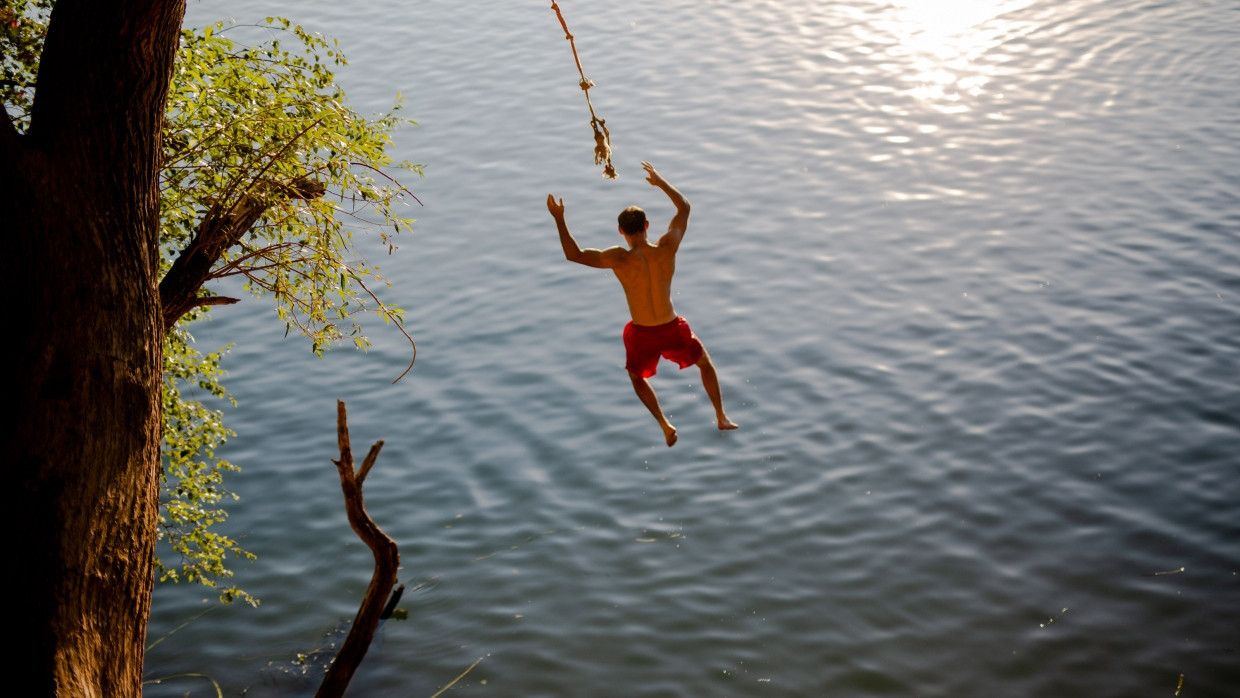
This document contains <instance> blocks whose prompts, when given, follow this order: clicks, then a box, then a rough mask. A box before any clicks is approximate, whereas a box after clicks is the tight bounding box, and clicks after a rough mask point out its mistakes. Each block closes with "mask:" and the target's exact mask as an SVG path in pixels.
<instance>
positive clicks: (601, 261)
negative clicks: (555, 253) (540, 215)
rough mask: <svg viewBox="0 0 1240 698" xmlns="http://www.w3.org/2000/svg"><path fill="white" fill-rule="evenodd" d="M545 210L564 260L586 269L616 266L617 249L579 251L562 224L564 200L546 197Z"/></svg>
mask: <svg viewBox="0 0 1240 698" xmlns="http://www.w3.org/2000/svg"><path fill="white" fill-rule="evenodd" d="M547 210H548V211H550V212H551V217H552V218H554V219H555V227H556V229H557V230H558V231H559V232H560V247H562V248H564V258H565V259H567V260H568V261H570V262H576V263H578V264H584V265H586V266H587V267H597V268H600V269H610V268H612V267H614V266H616V254H615V252H619V251H620V249H619V248H612V249H609V250H601V251H600V250H595V249H590V248H587V249H584V250H583V249H581V246H580V245H578V244H577V241H576V240H575V239H573V234H572V233H570V232H568V223H565V222H564V199H560V200H559V201H558V202H557V201H556V200H555V195H554V194H548V195H547Z"/></svg>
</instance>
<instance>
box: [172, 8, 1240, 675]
mask: <svg viewBox="0 0 1240 698" xmlns="http://www.w3.org/2000/svg"><path fill="white" fill-rule="evenodd" d="M561 7H562V8H563V10H564V12H565V15H566V17H567V18H568V21H569V23H570V28H571V29H572V30H573V32H574V34H575V36H576V39H577V43H578V48H579V49H580V51H581V60H582V62H583V64H584V67H585V70H586V74H587V76H588V77H590V78H591V79H592V80H594V82H595V83H596V85H597V86H596V88H595V89H593V90H591V97H592V99H593V101H594V106H595V108H596V110H597V111H598V113H599V115H600V116H602V117H604V118H605V119H606V120H607V124H608V126H609V128H610V129H611V131H612V136H613V145H614V146H615V149H616V164H617V167H618V168H619V171H620V179H619V180H617V181H615V182H610V181H607V180H603V179H602V178H601V177H600V176H599V173H600V170H601V168H598V167H596V166H594V165H593V164H592V160H591V148H592V140H591V134H590V128H589V125H588V112H587V109H586V104H585V100H584V98H583V97H582V94H581V91H580V90H579V89H578V88H577V79H578V78H577V74H576V68H575V66H574V64H573V61H572V54H571V52H570V50H569V45H568V43H567V42H566V41H565V40H564V37H563V33H562V31H561V30H560V28H559V26H558V24H557V22H556V19H555V15H554V13H553V12H552V11H551V10H550V8H549V4H548V3H544V2H509V1H499V0H495V1H492V2H418V3H401V2H395V1H394V0H384V1H379V2H370V3H363V4H360V5H359V4H349V3H339V2H336V3H328V2H320V1H318V0H315V1H313V2H309V1H308V2H302V3H296V4H283V5H281V4H277V3H254V4H252V5H247V7H246V9H244V10H240V9H237V7H236V6H233V5H230V4H225V3H221V2H202V3H191V8H190V11H191V21H193V22H196V23H205V22H207V21H212V20H214V19H216V18H220V17H224V16H228V14H229V13H236V14H234V15H233V16H235V17H236V18H237V19H238V20H239V21H242V22H249V21H254V20H255V19H259V18H261V17H262V16H264V15H265V14H276V13H279V14H284V15H287V16H290V17H292V18H294V19H295V20H297V21H299V22H301V23H302V24H304V25H305V26H307V27H308V28H311V29H314V30H317V31H321V32H323V33H326V34H328V35H331V36H335V37H338V38H339V39H340V40H341V42H342V45H343V47H344V49H345V52H346V54H347V55H348V56H349V58H350V60H351V66H350V68H349V69H348V70H347V71H346V72H345V73H344V76H343V79H344V82H345V86H346V88H347V89H348V90H349V93H350V98H351V100H352V101H353V103H354V104H355V105H357V106H358V107H359V109H360V110H361V111H364V112H370V111H375V110H380V109H383V108H385V107H387V106H389V105H390V104H391V101H392V98H393V97H394V95H395V93H396V92H397V91H400V92H402V93H403V94H404V96H405V97H406V98H407V99H408V108H407V112H408V114H409V116H410V117H411V118H415V119H417V120H418V121H419V122H420V124H419V125H418V126H416V127H410V128H408V129H405V130H402V131H401V132H400V133H399V134H398V135H397V144H396V153H395V154H396V156H397V158H398V159H410V160H413V161H415V162H423V163H426V164H427V165H428V167H427V170H426V173H427V176H426V178H425V179H423V180H419V181H415V182H413V183H412V185H413V186H412V188H413V189H414V191H415V193H416V194H417V195H418V197H419V198H420V199H421V200H422V201H423V202H424V203H425V206H424V207H422V208H417V209H416V211H414V213H413V215H415V216H416V217H417V218H418V223H417V226H416V231H415V233H414V234H413V235H410V236H407V237H405V238H404V241H403V243H402V244H401V249H400V250H399V252H398V253H397V255H396V256H394V257H392V258H390V259H386V260H384V263H383V268H384V271H385V272H386V274H387V275H388V276H389V277H390V278H391V279H392V281H393V288H392V289H391V290H390V291H388V293H387V296H386V297H387V298H389V299H390V300H393V301H395V302H396V303H398V304H399V305H402V306H403V307H405V308H407V309H408V310H409V322H408V325H409V327H410V330H411V331H412V332H413V334H414V335H415V336H416V338H417V340H418V349H419V353H418V360H417V365H416V367H415V368H414V370H413V372H412V373H411V374H410V376H409V377H407V378H406V379H405V380H403V381H401V382H400V383H398V384H396V385H394V386H393V385H390V382H391V380H392V379H393V378H395V377H396V376H397V375H399V373H400V371H401V370H403V368H404V365H405V364H406V363H407V362H408V348H407V346H404V345H402V340H401V338H400V336H399V335H398V334H396V333H395V332H394V331H391V330H389V329H385V328H383V327H382V326H379V325H376V326H374V327H373V328H372V329H371V330H370V333H371V335H372V336H373V337H374V339H375V341H376V344H377V346H376V348H375V349H374V350H372V351H371V352H370V353H368V354H356V353H352V352H350V351H348V350H341V351H338V352H335V353H333V354H331V355H330V356H329V357H328V358H327V359H325V360H317V359H314V358H312V357H311V356H310V355H309V350H308V347H307V346H306V344H305V342H303V341H300V340H296V339H294V338H289V339H282V335H283V329H282V328H281V327H280V326H279V323H278V321H277V320H276V318H275V317H274V314H273V313H272V312H271V310H270V308H269V306H268V305H266V304H264V302H262V301H258V300H256V301H250V302H247V303H245V304H243V305H242V306H240V307H234V308H226V309H219V310H216V311H213V313H212V315H213V319H212V321H211V322H210V324H208V325H205V326H203V327H200V328H199V329H198V330H196V332H195V334H196V336H197V337H198V338H199V340H200V342H201V344H202V345H203V347H204V348H205V349H208V350H209V349H214V348H215V347H217V346H220V345H223V344H226V343H230V342H235V344H236V346H235V348H234V349H233V351H232V352H231V354H230V355H229V358H228V359H227V361H226V368H228V370H229V371H230V377H229V379H228V385H229V387H230V388H231V389H232V391H233V393H234V394H235V396H236V397H237V399H238V400H239V402H240V406H239V407H238V408H237V409H235V410H229V413H228V421H229V423H230V424H231V426H232V427H233V428H235V429H236V430H237V431H238V432H239V435H238V437H237V438H236V439H234V440H233V441H232V442H231V443H230V444H229V446H228V448H227V453H226V456H227V457H228V458H229V459H230V460H232V461H233V462H235V463H237V464H239V465H241V466H242V467H243V468H244V472H242V473H240V474H239V475H235V476H233V477H232V478H231V480H230V485H231V486H232V487H233V488H234V489H235V491H236V492H237V493H238V494H239V495H240V496H241V498H242V499H241V501H240V502H238V503H237V504H236V505H234V506H233V508H232V512H233V514H232V518H231V519H230V521H229V522H228V530H229V531H231V532H233V533H234V534H236V535H238V536H241V537H242V538H243V542H244V544H245V546H246V547H248V548H249V549H250V550H252V551H254V552H255V553H257V554H258V555H259V560H258V561H257V562H255V563H253V564H240V563H238V564H237V565H236V568H237V581H238V582H239V583H240V585H241V586H242V587H243V588H245V589H247V590H249V591H251V592H253V593H254V594H256V595H257V596H259V597H260V598H261V599H262V601H263V603H262V606H261V607H260V608H259V609H257V610H254V609H248V608H244V607H240V606H236V607H229V608H226V609H215V610H210V611H207V612H206V613H205V615H202V616H200V617H195V616H196V614H198V613H200V612H202V611H203V610H205V609H208V608H211V603H210V601H205V602H204V598H209V597H210V596H211V595H210V594H209V593H204V591H203V590H201V589H198V588H194V587H185V586H182V587H167V586H165V587H160V588H159V589H158V590H157V592H156V597H155V609H154V614H153V618H152V623H151V630H150V635H151V638H152V639H157V638H164V639H163V641H162V642H161V643H160V644H159V645H158V646H156V647H155V648H154V649H153V650H152V651H150V652H149V654H148V666H147V673H148V675H149V677H151V678H156V677H163V676H169V675H175V674H182V673H187V672H197V673H204V674H208V675H210V676H211V677H212V678H214V679H215V680H216V681H218V682H219V683H220V684H221V685H222V686H223V687H224V690H225V694H226V695H243V694H244V695H249V696H269V695H270V696H300V695H310V694H311V693H312V692H313V685H314V684H313V683H312V682H302V681H301V680H300V679H299V678H297V675H299V673H300V670H299V669H297V668H296V667H292V666H291V665H290V662H291V660H292V659H293V658H294V657H295V656H296V654H297V653H299V652H309V651H311V650H313V649H315V648H319V647H322V646H323V645H324V644H325V642H326V640H325V639H324V635H325V633H329V632H330V631H331V630H332V629H333V628H335V627H336V626H337V625H339V624H340V623H342V622H343V621H345V620H346V619H348V618H351V617H352V615H353V613H354V611H355V610H356V604H357V602H358V601H359V599H360V597H361V595H362V593H363V591H364V589H365V586H366V584H367V582H368V580H369V574H370V557H369V552H368V551H367V550H366V549H365V547H364V546H363V545H362V544H361V543H360V542H359V541H358V540H357V538H356V537H355V536H354V534H353V533H352V531H351V530H350V529H349V527H348V524H347V522H346V521H345V517H344V512H343V507H342V505H341V498H340V491H339V486H338V481H337V477H336V473H335V470H334V467H333V466H332V464H331V463H330V461H329V459H330V458H332V457H334V456H335V455H336V445H335V434H334V427H335V423H334V409H335V408H334V404H335V400H336V399H337V398H340V399H344V400H345V401H346V402H347V403H348V406H349V410H350V418H351V424H352V425H353V440H354V443H355V444H356V445H357V447H358V448H361V447H363V446H364V445H366V444H369V443H370V442H372V441H374V440H377V439H384V440H386V446H385V448H384V451H383V454H382V456H381V457H380V459H379V463H378V465H377V466H376V468H375V470H374V471H373V472H372V474H371V475H370V478H369V480H368V481H367V505H368V509H369V511H370V512H371V514H372V515H373V516H374V518H375V519H376V520H377V521H378V522H379V524H380V525H381V526H382V527H383V528H384V529H385V530H386V531H387V532H388V533H389V534H390V535H392V536H393V537H394V538H395V539H396V540H397V541H398V543H399V544H400V546H401V552H402V555H403V562H404V569H403V571H402V575H401V576H402V581H403V582H404V583H405V584H407V585H408V586H409V587H410V591H409V592H407V593H406V595H405V600H404V602H403V603H402V606H404V607H405V608H407V609H408V610H409V613H410V620H409V621H407V622H403V623H390V624H388V625H386V626H385V627H384V628H383V630H382V631H381V634H380V637H379V638H378V639H377V642H376V644H375V645H374V646H373V648H372V650H371V653H370V655H369V656H368V657H367V660H366V663H365V664H364V665H363V667H362V670H361V672H360V673H359V675H358V677H357V679H356V680H355V687H356V690H355V691H354V692H353V695H358V696H411V697H421V698H428V697H429V696H431V695H433V694H434V693H435V692H436V691H437V690H438V689H439V687H442V686H444V685H446V684H447V683H449V682H450V681H452V680H453V679H454V678H455V677H456V676H458V675H459V674H460V673H461V672H463V671H465V670H466V669H467V668H468V667H469V666H470V665H471V664H473V663H474V662H475V661H477V660H479V659H481V660H482V661H481V663H479V664H478V665H477V667H476V668H474V669H473V671H471V672H470V673H469V674H468V675H467V676H466V677H465V678H464V679H462V680H461V681H460V683H458V684H457V685H456V686H455V687H454V688H453V689H452V690H451V691H450V693H449V694H448V695H457V696H505V697H507V696H669V697H673V696H674V697H698V696H737V697H742V696H948V695H951V696H1005V697H1006V696H1039V697H1050V696H1056V697H1058V696H1089V697H1095V696H1169V697H1170V696H1173V695H1175V694H1176V691H1177V689H1178V690H1179V695H1181V696H1190V697H1197V696H1209V697H1221V696H1231V695H1236V693H1235V691H1236V688H1235V687H1236V686H1238V685H1240V630H1238V628H1240V576H1238V575H1240V511H1238V509H1237V502H1240V477H1238V476H1240V459H1238V456H1237V454H1238V453H1240V417H1238V416H1237V415H1238V414H1240V386H1238V382H1237V376H1238V375H1240V371H1238V368H1240V244H1238V243H1240V240H1238V238H1240V89H1238V88H1240V82H1238V76H1240V49H1238V48H1237V47H1240V5H1237V4H1236V3H1234V2H1197V1H1188V0H1183V1H1178V2H1150V1H1146V0H1076V1H1058V2H1056V1H1051V0H1007V1H1003V0H994V1H989V2H987V1H982V0H976V1H972V2H953V3H945V2H930V1H928V0H927V1H922V2H917V1H914V0H893V1H892V2H871V1H869V0H846V1H845V2H840V3H825V2H804V1H790V2H779V3H775V2H730V1H729V2H722V1H714V2H706V1H704V0H697V1H694V2H689V1H685V0H665V1H662V2H654V1H652V0H642V1H637V2H626V3H600V2H578V1H574V0H564V2H562V3H561ZM640 160H650V161H652V162H654V163H655V164H656V165H657V166H658V167H659V168H660V170H661V171H662V172H663V173H664V174H665V175H666V176H667V177H668V179H670V180H671V181H672V182H673V183H675V184H676V185H677V186H678V187H680V188H681V190H682V191H684V192H685V194H686V195H687V196H688V197H689V198H690V199H691V200H692V202H693V205H694V208H693V217H692V222H691V225H690V229H689V234H688V236H687V237H686V239H685V244H684V246H683V247H682V248H681V249H682V254H681V261H680V269H679V273H678V276H677V280H676V291H677V295H676V304H677V308H678V310H679V311H680V312H681V313H682V314H684V315H685V316H686V317H688V319H689V320H690V322H692V323H693V326H694V328H695V330H696V331H697V332H698V334H699V335H700V336H701V337H702V339H703V341H704V342H705V343H706V345H707V346H708V347H709V348H710V351H711V353H712V356H713V357H714V359H715V363H716V365H717V366H718V367H719V370H720V375H721V378H722V382H723V390H724V397H725V400H726V401H727V403H728V405H729V413H730V414H731V416H732V417H733V418H734V419H735V420H737V421H738V422H740V423H741V425H742V426H741V429H740V430H739V431H736V432H731V433H726V434H725V433H720V432H718V431H716V430H715V429H714V425H713V414H712V412H711V409H710V405H709V402H708V401H707V400H706V398H705V396H704V395H703V394H702V391H701V389H700V385H699V382H700V380H699V377H698V374H697V371H695V370H692V369H691V370H688V371H685V372H683V373H682V372H680V371H677V370H676V369H675V367H674V366H672V365H671V364H667V363H664V364H662V366H661V369H660V372H659V375H658V376H657V377H656V378H655V379H653V384H654V386H655V388H656V390H657V391H658V392H659V395H660V397H661V398H662V399H663V403H664V407H665V409H666V410H667V411H668V413H669V416H670V417H671V419H672V421H673V422H675V423H676V424H677V426H678V427H679V428H680V433H681V437H680V443H679V444H678V445H677V446H676V447H675V448H673V449H668V448H666V447H664V446H663V445H662V442H661V438H660V433H659V430H658V428H657V426H656V425H655V423H654V421H653V420H652V419H651V418H650V416H649V415H648V414H647V413H646V412H645V410H644V409H643V408H642V407H641V405H640V404H639V403H638V401H637V399H636V398H635V397H634V396H633V394H632V390H631V388H630V387H629V384H628V380H627V379H626V377H625V374H624V371H623V368H622V364H623V355H622V354H623V352H622V347H621V344H620V329H621V326H622V324H623V322H624V320H625V306H624V302H623V299H622V297H621V295H620V289H619V287H618V285H617V284H616V283H615V281H614V280H612V279H611V278H610V275H609V274H608V273H606V272H599V271H595V270H590V269H586V268H584V267H578V266H575V265H570V264H568V263H566V262H565V261H564V260H563V258H562V256H561V254H560V250H559V244H558V242H557V241H556V237H555V230H554V227H553V225H552V222H551V219H550V217H549V216H548V215H547V212H546V209H545V206H544V200H545V198H546V195H547V193H548V192H552V191H553V192H555V193H556V195H557V196H562V197H563V198H564V201H565V203H566V205H567V213H568V221H569V223H570V225H571V226H572V227H573V230H574V231H575V233H576V234H577V236H578V239H579V240H580V241H581V242H582V243H583V244H585V245H590V246H597V247H602V246H607V245H612V244H617V243H619V242H620V238H619V237H618V236H617V235H616V234H615V232H614V230H615V224H614V223H613V221H614V220H615V214H616V213H617V212H618V211H619V210H620V209H621V208H623V207H624V206H626V205H628V204H630V203H638V204H641V205H644V206H645V207H646V208H647V209H648V210H649V211H650V213H651V215H652V217H653V218H654V219H655V220H656V223H655V224H654V225H656V226H659V225H662V224H663V222H664V221H666V220H667V218H668V217H670V215H671V206H670V205H669V204H668V202H667V201H666V199H664V198H663V197H662V195H661V194H660V193H659V192H658V191H657V190H654V189H652V188H651V187H650V186H649V185H647V184H646V183H645V182H644V181H643V179H642V178H641V176H640V168H639V166H638V162H639V161H640ZM372 245H373V246H372ZM362 251H363V253H364V254H367V255H371V254H373V255H379V254H381V253H383V252H385V251H386V250H385V249H383V250H381V249H380V245H379V243H378V242H377V241H375V242H373V243H369V242H367V241H363V242H362ZM415 586H417V587H418V588H417V589H416V590H415V589H413V587H415ZM187 621H189V622H188V624H186V622H187ZM170 633H171V634H170ZM290 674H292V676H290ZM213 694H214V693H213V691H212V690H211V689H210V688H209V684H207V683H206V682H205V681H201V680H196V679H181V680H174V681H169V682H165V683H162V684H152V685H150V686H148V690H147V695H148V696H183V695H193V696H207V695H213Z"/></svg>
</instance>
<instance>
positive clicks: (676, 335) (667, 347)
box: [624, 316, 702, 378]
mask: <svg viewBox="0 0 1240 698" xmlns="http://www.w3.org/2000/svg"><path fill="white" fill-rule="evenodd" d="M624 354H625V360H624V367H625V368H626V369H628V371H629V373H632V374H633V375H636V376H641V377H642V378H649V377H651V376H653V375H654V374H655V369H656V368H657V367H658V364H659V357H660V356H662V357H663V358H665V359H667V360H668V361H675V362H676V363H677V364H679V365H680V367H681V368H685V367H686V366H692V365H693V364H695V363H697V362H698V359H700V358H702V342H701V341H700V340H698V338H697V335H695V334H693V330H691V329H689V323H688V322H687V321H685V319H684V318H682V317H679V316H677V317H676V319H675V320H672V321H671V322H665V323H663V324H662V325H634V324H633V323H631V322H630V323H629V324H627V325H625V326H624Z"/></svg>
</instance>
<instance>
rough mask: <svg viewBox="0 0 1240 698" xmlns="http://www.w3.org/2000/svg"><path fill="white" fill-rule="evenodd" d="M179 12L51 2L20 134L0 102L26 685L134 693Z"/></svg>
mask: <svg viewBox="0 0 1240 698" xmlns="http://www.w3.org/2000/svg"><path fill="white" fill-rule="evenodd" d="M184 10H185V2H184V0H114V1H113V2H98V1H95V2H92V1H90V0H60V1H59V2H57V4H56V7H55V9H54V11H53V13H52V16H51V23H50V27H49V31H48V35H47V40H46V43H45V46H44V50H43V57H42V60H41V63H40V68H39V78H38V84H37V86H36V93H35V102H34V105H33V109H32V118H31V123H30V127H29V129H28V130H27V132H26V133H25V134H20V133H18V132H17V131H16V129H15V128H14V126H13V124H12V123H11V121H10V120H9V118H8V116H7V114H4V113H0V236H2V238H3V242H4V246H5V249H4V253H3V254H2V255H0V299H2V303H3V308H4V310H3V324H4V327H5V328H6V329H7V330H8V331H9V336H8V337H7V338H6V345H7V346H8V350H7V355H6V361H5V368H6V370H7V371H8V372H9V375H10V376H11V378H12V380H10V381H8V382H7V383H6V387H8V388H9V389H10V390H11V391H12V392H11V398H10V399H11V403H12V407H11V408H10V410H9V414H10V415H13V416H11V417H10V418H8V419H6V420H4V421H3V427H2V430H3V431H0V443H3V445H4V456H3V458H4V466H3V467H4V477H5V480H6V484H7V485H8V486H7V487H6V490H7V492H8V493H9V497H8V500H9V501H8V502H7V503H6V505H5V507H3V508H4V510H5V512H6V515H7V516H8V517H10V519H11V521H10V522H9V524H10V525H9V526H8V527H7V529H8V532H9V534H10V535H9V537H8V539H7V541H6V543H7V546H6V551H5V552H6V554H7V556H8V566H9V569H10V570H12V575H11V578H13V579H20V580H21V587H20V589H19V590H14V592H15V593H11V594H10V596H9V600H10V603H9V609H10V613H16V615H17V623H16V625H15V626H14V627H15V629H17V630H18V632H19V633H20V639H19V641H18V642H17V643H15V645H14V646H13V647H12V648H10V650H9V651H8V653H7V655H8V656H7V660H8V662H9V663H10V666H12V667H16V668H18V670H17V672H16V673H17V674H20V676H21V679H22V681H23V683H24V684H25V686H26V689H23V690H24V691H25V694H26V695H37V696H53V695H54V696H106V697H107V698H113V697H118V698H128V697H135V698H136V697H137V696H140V695H141V678H142V659H143V643H144V640H145V635H146V625H147V618H148V614H149V610H150V598H151V589H152V584H153V575H152V557H153V553H154V546H155V534H156V525H157V506H158V467H159V439H160V422H159V419H160V415H159V390H160V376H161V372H162V359H163V357H162V340H163V331H162V328H163V321H162V317H163V315H162V311H161V308H160V301H159V293H158V278H157V276H158V240H159V232H158V212H159V211H158V179H157V178H158V173H159V162H160V130H161V126H162V121H163V113H164V104H165V99H166V95H167V90H168V83H169V80H170V77H171V73H172V64H173V59H174V56H175V51H176V47H177V41H178V32H179V30H180V27H181V21H182V18H183V14H184ZM0 111H2V110H0ZM14 680H16V679H14Z"/></svg>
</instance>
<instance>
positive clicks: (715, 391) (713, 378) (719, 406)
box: [652, 347, 740, 430]
mask: <svg viewBox="0 0 1240 698" xmlns="http://www.w3.org/2000/svg"><path fill="white" fill-rule="evenodd" d="M697 366H698V368H699V369H701V370H702V387H703V388H706V396H707V397H709V398H710V404H712V405H714V406H715V419H716V420H718V422H719V428H720V429H722V430H727V429H736V428H737V427H738V426H740V425H738V424H737V423H736V422H733V421H732V420H730V419H728V415H726V414H724V412H723V396H722V395H721V394H720V393H719V374H717V373H715V364H714V363H713V362H711V360H710V354H709V353H707V351H706V347H702V358H700V359H698V361H697ZM652 394H653V393H652Z"/></svg>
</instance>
